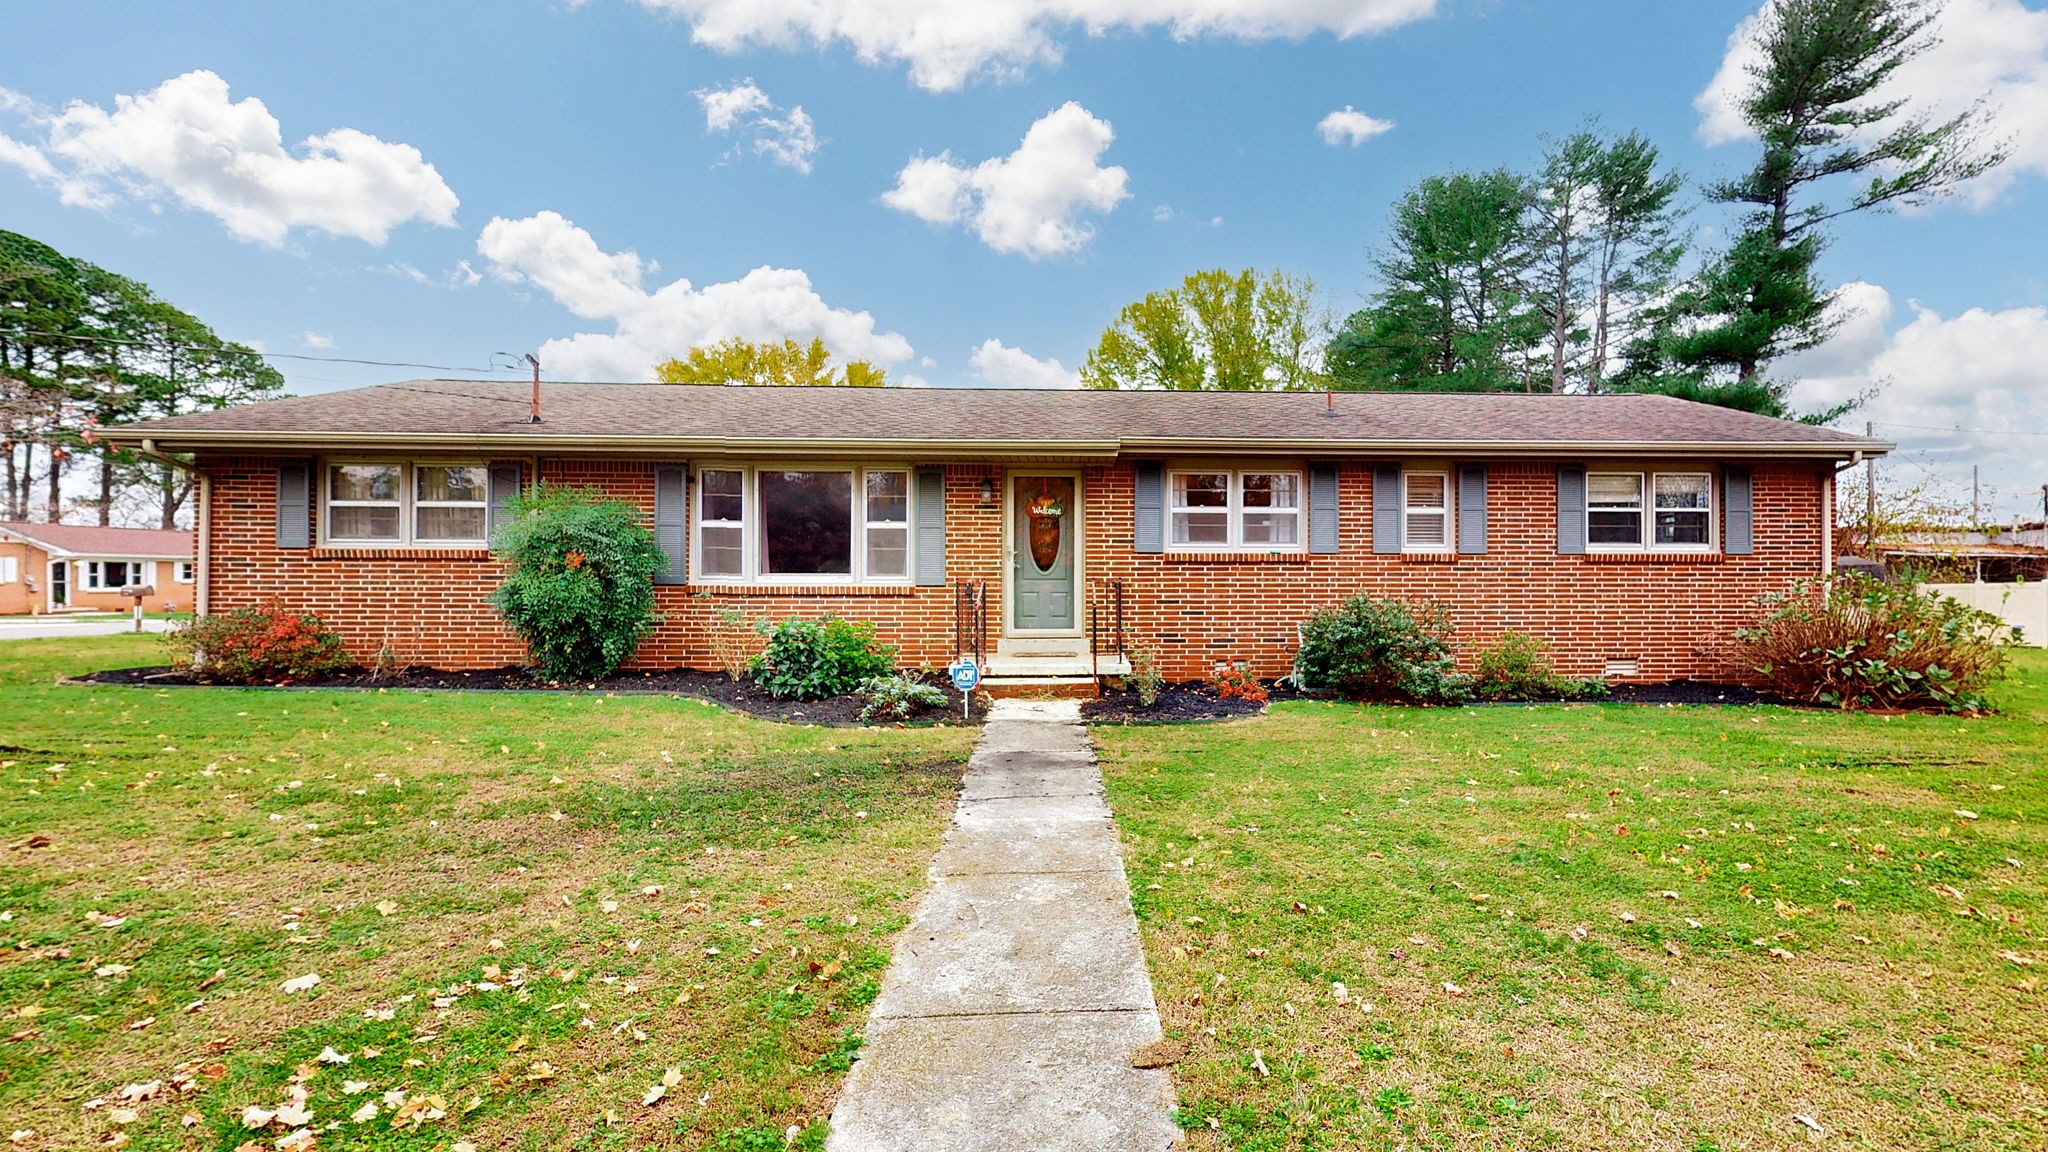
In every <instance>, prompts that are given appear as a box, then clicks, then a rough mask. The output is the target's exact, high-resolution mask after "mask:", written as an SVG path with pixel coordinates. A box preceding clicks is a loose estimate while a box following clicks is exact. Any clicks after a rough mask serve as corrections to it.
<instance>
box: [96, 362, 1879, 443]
mask: <svg viewBox="0 0 2048 1152" xmlns="http://www.w3.org/2000/svg"><path fill="white" fill-rule="evenodd" d="M529 388H530V386H529V385H528V384H524V383H518V382H508V381H469V380H414V381H407V382H404V383H398V384H383V385H378V386H375V387H370V388H357V389H352V390H349V391H346V392H327V393H321V394H318V395H312V396H295V397H288V398H285V399H281V400H270V401H266V402H263V403H260V404H250V405H245V406H242V407H238V408H229V409H225V410H222V411H219V412H206V413H197V414H194V415H189V416H174V417H170V418H168V419H163V420H152V421H147V422H144V423H139V424H130V425H125V426H122V427H119V428H111V429H107V430H106V432H105V435H106V437H107V439H109V440H112V441H115V442H118V443H126V444H136V443H140V442H141V441H142V440H144V439H150V440H153V441H154V442H155V443H156V445H157V446H158V447H159V448H160V449H164V450H168V451H179V450H190V449H197V448H252V449H253V448H261V447H267V446H294V447H318V446H323V445H326V446H339V445H344V444H353V445H360V446H364V447H370V446H377V445H385V446H397V445H400V444H404V445H407V446H411V447H426V446H430V445H439V446H446V447H461V448H474V449H491V450H528V451H551V452H560V451H570V450H577V449H588V450H597V449H612V450H637V451H671V452H673V451H676V450H679V449H685V448H687V449H690V450H695V451H710V450H729V451H738V452H745V451H781V452H789V451H792V450H795V451H805V450H808V451H815V452H833V451H845V452H851V451H874V450H876V449H877V448H881V447H894V448H899V449H901V450H903V451H911V452H918V453H920V454H923V455H950V456H965V455H973V454H979V455H988V454H1002V453H1064V454H1071V455H1110V454H1114V453H1117V452H1119V451H1121V452H1123V453H1126V454H1131V453H1145V452H1154V453H1156V452H1161V451H1170V450H1171V451H1193V450H1209V451H1227V450H1231V449H1233V448H1235V449H1239V450H1242V449H1244V448H1259V449H1264V450H1273V451H1280V450H1293V451H1318V452H1330V453H1335V454H1353V455H1370V454H1375V453H1382V454H1383V453H1386V452H1392V451H1427V450H1439V451H1444V452H1457V451H1461V450H1472V451H1477V450H1487V451H1492V452H1508V453H1519V454H1525V455H1534V454H1545V453H1547V454H1553V455H1554V454H1557V453H1559V452H1593V453H1598V452H1616V453H1620V452H1628V451H1660V450H1668V451H1694V452H1712V451H1722V452H1730V451H1747V452H1750V453H1751V454H1754V455H1759V456H1767V455H1803V456H1824V457H1825V456H1834V457H1846V456H1848V455H1849V454H1850V453H1852V452H1855V451H1858V450H1863V451H1883V450H1885V449H1886V448H1888V447H1889V445H1887V444H1885V443H1883V442H1882V441H1877V440H1869V439H1865V438H1863V437H1859V436H1850V435H1847V434H1845V433H1841V432H1835V431H1832V430H1829V429H1826V428H1817V427H1814V426H1812V425H1808V424H1799V423H1794V422H1791V421H1785V420H1774V419H1771V418H1769V417H1764V416H1757V415H1753V414H1751V413H1747V412H1737V411H1733V410H1731V409H1727V408H1716V407H1712V406H1709V405H1705V404H1695V403H1691V402H1689V401H1684V400H1676V399H1672V398H1670V397H1666V396H1642V395H1617V396H1553V395H1548V394H1537V395H1525V394H1458V393H1390V392H1339V393H1335V394H1334V395H1333V396H1328V397H1326V395H1325V394H1324V393H1320V392H1253V393H1246V392H1095V391H1035V390H1025V389H991V388H757V387H731V386H724V387H721V386H716V385H672V384H568V383H548V384H544V385H543V386H542V417H543V423H540V424H530V423H527V422H526V418H527V409H528V391H529ZM1326 402H1327V404H1328V407H1327V408H1326Z"/></svg>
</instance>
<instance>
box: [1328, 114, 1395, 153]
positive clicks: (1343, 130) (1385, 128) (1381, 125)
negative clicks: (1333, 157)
mask: <svg viewBox="0 0 2048 1152" xmlns="http://www.w3.org/2000/svg"><path fill="white" fill-rule="evenodd" d="M1393 130H1394V122H1393V121H1392V120H1381V119H1379V118H1377V117H1374V116H1367V115H1366V114H1365V113H1363V112H1360V111H1359V110H1358V109H1356V108H1353V107H1352V106H1351V105H1349V104H1346V105H1345V106H1344V107H1342V108H1339V109H1338V110H1336V111H1335V112H1332V113H1330V114H1329V115H1328V116H1325V117H1323V118H1322V119H1321V120H1318V121H1316V134H1317V135H1319V136H1321V137H1322V138H1323V143H1325V144H1328V145H1329V146H1330V147H1332V148H1335V147H1337V146H1338V145H1340V144H1349V145H1351V146H1352V147H1353V148H1356V147H1358V146H1359V145H1360V144H1363V143H1365V142H1366V141H1367V140H1370V139H1372V138H1373V137H1375V136H1382V135H1385V134H1386V133H1388V132H1392V131H1393Z"/></svg>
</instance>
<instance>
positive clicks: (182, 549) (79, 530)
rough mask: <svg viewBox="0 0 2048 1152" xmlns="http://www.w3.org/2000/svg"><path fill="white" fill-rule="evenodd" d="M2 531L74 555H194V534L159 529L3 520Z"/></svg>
mask: <svg viewBox="0 0 2048 1152" xmlns="http://www.w3.org/2000/svg"><path fill="white" fill-rule="evenodd" d="M0 530H5V531H7V532H11V533H13V534H14V535H16V536H21V537H25V538H27V539H28V540H30V541H33V542H34V543H36V544H40V545H43V546H45V547H47V548H55V549H56V550H58V551H60V552H68V553H70V554H72V555H74V556H109V557H114V558H116V559H129V560H183V559H189V558H190V557H191V555H192V533H190V532H181V531H175V530H172V531H165V530H162V529H157V528H101V527H99V526H97V525H85V524H29V523H25V522H23V521H19V520H0Z"/></svg>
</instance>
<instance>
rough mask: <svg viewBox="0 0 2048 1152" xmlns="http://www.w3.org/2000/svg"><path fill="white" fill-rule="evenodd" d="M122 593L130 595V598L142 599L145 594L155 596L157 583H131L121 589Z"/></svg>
mask: <svg viewBox="0 0 2048 1152" xmlns="http://www.w3.org/2000/svg"><path fill="white" fill-rule="evenodd" d="M121 595H123V596H126V597H129V598H130V599H134V600H140V599H142V598H143V597H144V596H154V595H156V585H154V584H130V585H128V586H127V587H125V588H123V589H121Z"/></svg>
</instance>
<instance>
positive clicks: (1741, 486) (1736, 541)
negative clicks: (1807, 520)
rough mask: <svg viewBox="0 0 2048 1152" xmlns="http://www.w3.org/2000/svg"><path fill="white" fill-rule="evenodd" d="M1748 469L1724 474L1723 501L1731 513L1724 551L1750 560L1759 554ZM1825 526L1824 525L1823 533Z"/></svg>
mask: <svg viewBox="0 0 2048 1152" xmlns="http://www.w3.org/2000/svg"><path fill="white" fill-rule="evenodd" d="M1751 487H1752V486H1751V484H1750V479H1749V469H1747V468H1724V469H1722V470H1721V501H1722V503H1723V504H1724V505H1725V506H1726V507H1727V509H1728V518H1727V526H1726V531H1725V532H1724V533H1723V538H1722V541H1721V551H1723V552H1726V553H1727V554H1729V555H1730V556H1747V555H1749V554H1750V553H1752V552H1754V551H1756V507H1755V502H1754V497H1753V495H1752V493H1751ZM1826 527H1827V526H1826V525H1822V528H1823V530H1825V529H1826Z"/></svg>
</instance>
